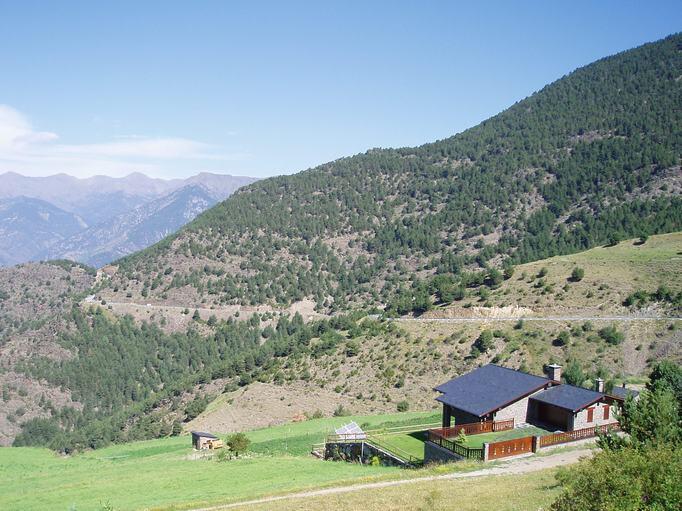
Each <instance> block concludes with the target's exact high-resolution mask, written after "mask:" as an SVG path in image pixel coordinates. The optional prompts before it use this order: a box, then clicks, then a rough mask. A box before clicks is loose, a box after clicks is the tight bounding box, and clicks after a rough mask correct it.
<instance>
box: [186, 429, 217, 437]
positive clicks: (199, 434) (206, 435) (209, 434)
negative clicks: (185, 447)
mask: <svg viewBox="0 0 682 511" xmlns="http://www.w3.org/2000/svg"><path fill="white" fill-rule="evenodd" d="M191 433H192V436H200V437H204V438H213V439H216V438H218V437H217V436H215V435H213V434H212V433H204V432H203V431H192V432H191Z"/></svg>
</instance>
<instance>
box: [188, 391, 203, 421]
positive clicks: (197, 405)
mask: <svg viewBox="0 0 682 511" xmlns="http://www.w3.org/2000/svg"><path fill="white" fill-rule="evenodd" d="M208 402H209V399H208V398H207V397H196V398H194V400H192V401H191V402H190V403H189V404H188V405H187V407H186V408H185V415H186V416H187V420H188V421H191V420H192V419H194V418H195V417H198V416H199V414H200V413H201V412H203V411H204V410H206V407H207V406H208Z"/></svg>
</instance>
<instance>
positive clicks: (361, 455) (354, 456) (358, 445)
mask: <svg viewBox="0 0 682 511" xmlns="http://www.w3.org/2000/svg"><path fill="white" fill-rule="evenodd" d="M375 456H376V457H378V458H379V461H380V463H381V465H383V466H386V467H404V466H405V463H403V461H402V460H401V459H399V458H397V457H396V456H393V455H392V454H391V453H389V452H387V451H384V450H383V449H381V448H379V447H377V446H375V445H373V444H372V443H371V442H327V443H326V444H325V446H324V459H325V460H336V461H348V462H354V463H371V462H372V459H373V458H374V457H375Z"/></svg>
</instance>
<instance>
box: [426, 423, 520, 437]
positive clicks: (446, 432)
mask: <svg viewBox="0 0 682 511" xmlns="http://www.w3.org/2000/svg"><path fill="white" fill-rule="evenodd" d="M508 429H514V419H508V420H503V421H486V422H472V423H469V424H456V425H454V426H451V427H449V428H437V429H431V430H430V431H435V432H436V433H438V434H439V435H440V436H442V437H445V438H454V437H456V436H457V435H459V433H460V431H462V430H464V434H465V435H479V434H481V433H492V432H493V431H506V430H508Z"/></svg>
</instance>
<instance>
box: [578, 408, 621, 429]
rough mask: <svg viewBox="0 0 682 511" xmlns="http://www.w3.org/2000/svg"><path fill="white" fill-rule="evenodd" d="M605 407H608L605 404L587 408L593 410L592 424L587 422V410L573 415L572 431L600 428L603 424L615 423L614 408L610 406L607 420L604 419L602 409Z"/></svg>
mask: <svg viewBox="0 0 682 511" xmlns="http://www.w3.org/2000/svg"><path fill="white" fill-rule="evenodd" d="M607 406H609V405H608V404H606V403H595V404H593V405H591V406H589V408H592V409H593V414H592V422H587V408H585V409H584V410H581V411H580V412H578V413H576V414H574V415H573V429H583V428H589V427H593V426H602V425H604V424H611V423H612V422H616V419H615V417H614V416H613V414H614V412H615V409H614V408H615V407H614V406H610V409H609V418H608V419H604V408H606V407H607Z"/></svg>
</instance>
